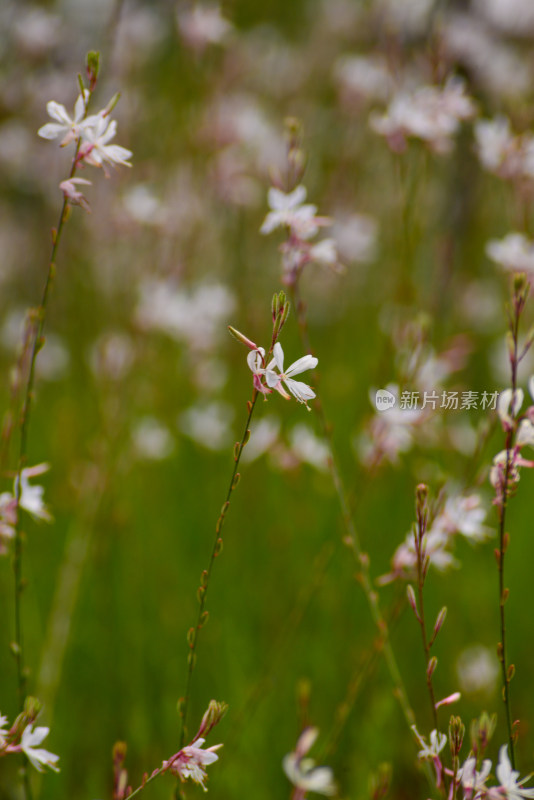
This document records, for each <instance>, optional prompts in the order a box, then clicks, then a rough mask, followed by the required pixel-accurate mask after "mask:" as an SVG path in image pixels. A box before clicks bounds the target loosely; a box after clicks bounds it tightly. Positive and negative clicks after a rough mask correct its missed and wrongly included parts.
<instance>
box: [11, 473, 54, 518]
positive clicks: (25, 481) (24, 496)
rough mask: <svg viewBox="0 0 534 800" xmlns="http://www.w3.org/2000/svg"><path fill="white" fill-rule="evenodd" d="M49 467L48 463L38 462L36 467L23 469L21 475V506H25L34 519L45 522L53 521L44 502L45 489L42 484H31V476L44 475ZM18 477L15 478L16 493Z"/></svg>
mask: <svg viewBox="0 0 534 800" xmlns="http://www.w3.org/2000/svg"><path fill="white" fill-rule="evenodd" d="M48 469H49V465H48V464H37V466H35V467H27V468H26V469H23V470H22V472H21V475H20V486H21V492H20V499H19V506H20V508H23V509H24V510H25V511H27V512H28V514H31V516H32V517H33V518H34V519H37V520H43V521H44V522H52V515H51V514H50V512H49V510H48V509H47V507H46V506H45V504H44V500H43V495H44V489H43V487H42V486H30V483H29V478H33V477H35V476H36V475H42V474H43V472H47V471H48ZM16 484H17V479H15V493H16Z"/></svg>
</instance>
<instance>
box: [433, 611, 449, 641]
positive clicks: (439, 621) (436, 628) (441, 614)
mask: <svg viewBox="0 0 534 800" xmlns="http://www.w3.org/2000/svg"><path fill="white" fill-rule="evenodd" d="M446 616H447V606H443V608H442V609H441V611H440V612H439V614H438V616H437V619H436V624H435V625H434V639H435V638H436V636H437V635H438V633H439V631H440V629H441V626H442V625H443V623H444V622H445V618H446Z"/></svg>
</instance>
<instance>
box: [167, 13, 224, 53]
mask: <svg viewBox="0 0 534 800" xmlns="http://www.w3.org/2000/svg"><path fill="white" fill-rule="evenodd" d="M176 21H177V24H178V28H179V29H180V33H181V35H182V37H183V39H184V41H185V43H186V44H187V45H188V46H189V47H191V49H192V50H196V51H197V52H199V53H202V52H203V50H204V49H205V48H206V47H207V45H209V44H220V43H222V42H224V41H225V40H226V39H227V38H228V35H229V34H230V33H231V31H232V29H233V26H232V24H231V23H230V22H228V20H227V19H225V18H224V17H223V16H222V14H221V9H220V8H219V6H218V5H214V6H209V5H208V6H202V5H195V6H193V8H192V9H185V8H184V9H181V8H178V10H177V12H176Z"/></svg>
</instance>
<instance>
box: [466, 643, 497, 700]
mask: <svg viewBox="0 0 534 800" xmlns="http://www.w3.org/2000/svg"><path fill="white" fill-rule="evenodd" d="M456 672H457V675H458V681H459V683H460V687H461V689H462V690H463V691H464V692H467V693H475V692H488V693H489V692H491V691H492V690H493V689H494V687H495V683H496V681H497V678H498V676H499V664H498V662H497V659H496V658H495V656H494V654H493V652H492V651H490V650H488V648H487V647H484V646H483V645H480V644H478V645H477V644H475V645H472V646H471V647H468V648H466V649H465V650H463V651H462V652H461V653H460V656H459V658H458V661H457V664H456Z"/></svg>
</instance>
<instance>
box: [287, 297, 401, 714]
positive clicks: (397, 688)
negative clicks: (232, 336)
mask: <svg viewBox="0 0 534 800" xmlns="http://www.w3.org/2000/svg"><path fill="white" fill-rule="evenodd" d="M292 294H293V305H294V308H295V311H296V315H297V322H298V329H299V333H300V338H301V342H302V346H303V349H304V350H306V351H307V352H311V347H310V340H309V336H308V327H307V322H306V315H305V308H304V305H303V303H302V301H301V299H300V295H299V291H298V285H294V286H293V287H292ZM313 407H314V409H315V411H316V413H317V416H318V418H319V422H320V425H321V428H322V431H323V435H324V437H325V439H326V441H327V443H328V446H329V450H330V458H329V467H330V474H331V477H332V482H333V484H334V488H335V490H336V495H337V498H338V503H339V507H340V511H341V518H342V521H343V525H344V528H345V534H346V535H345V537H344V543H345V544H346V545H347V546H348V547H349V549H350V551H351V552H352V554H353V556H354V559H355V561H356V564H357V565H358V568H359V570H360V571H359V582H360V583H361V585H362V588H363V591H364V594H365V597H366V599H367V603H368V605H369V610H370V612H371V617H372V619H373V621H374V623H375V625H376V627H377V628H378V632H379V634H380V647H379V649H380V650H381V651H382V653H383V655H384V660H385V662H386V666H387V668H388V671H389V675H390V678H391V682H392V684H393V691H394V694H395V697H396V698H397V700H398V702H399V705H400V707H401V710H402V713H403V716H404V719H405V720H406V724H407V725H408V727H409V728H410V729H411V727H412V725H415V714H414V712H413V709H412V707H411V705H410V701H409V699H408V695H407V692H406V688H405V686H404V683H403V680H402V677H401V674H400V671H399V668H398V665H397V660H396V658H395V654H394V652H393V648H392V646H391V641H390V637H389V629H388V625H387V623H386V621H385V619H384V617H383V615H382V612H381V610H380V603H379V599H378V594H377V592H376V591H375V589H374V588H373V585H372V581H371V576H370V572H369V557H368V555H367V553H364V551H363V549H362V546H361V542H360V538H359V535H358V531H357V530H356V526H355V524H354V520H353V517H352V514H351V512H350V507H349V503H348V499H347V491H346V488H345V485H344V482H343V478H342V476H341V472H340V470H339V467H338V464H337V460H336V457H335V453H334V447H333V442H332V429H331V426H330V424H329V422H328V418H327V416H326V413H325V410H324V405H323V403H322V402H321V400H319V398H317V399H316V400H315V402H314V404H313Z"/></svg>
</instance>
